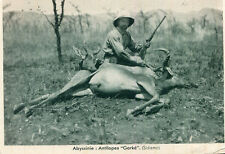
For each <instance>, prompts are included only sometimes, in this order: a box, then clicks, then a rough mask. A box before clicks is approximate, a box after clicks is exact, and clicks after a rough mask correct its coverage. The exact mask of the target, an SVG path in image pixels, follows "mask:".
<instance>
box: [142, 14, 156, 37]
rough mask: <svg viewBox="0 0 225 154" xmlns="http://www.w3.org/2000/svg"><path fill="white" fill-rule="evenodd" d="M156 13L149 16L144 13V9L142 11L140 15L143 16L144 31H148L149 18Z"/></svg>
mask: <svg viewBox="0 0 225 154" xmlns="http://www.w3.org/2000/svg"><path fill="white" fill-rule="evenodd" d="M154 15H155V13H153V14H151V15H149V16H147V15H145V14H144V12H143V11H142V10H141V11H140V17H141V19H142V22H143V30H144V33H146V32H147V30H146V27H147V23H148V20H149V19H150V18H152V17H153V16H154Z"/></svg>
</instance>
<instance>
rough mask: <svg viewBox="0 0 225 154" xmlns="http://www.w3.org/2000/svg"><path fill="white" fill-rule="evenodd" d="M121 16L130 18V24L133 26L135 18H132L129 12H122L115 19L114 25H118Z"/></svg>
mask: <svg viewBox="0 0 225 154" xmlns="http://www.w3.org/2000/svg"><path fill="white" fill-rule="evenodd" d="M121 18H128V19H129V26H131V25H132V24H133V23H134V18H132V17H131V16H130V15H129V14H128V13H124V12H123V13H120V14H119V15H118V16H117V17H116V18H115V19H114V20H113V25H114V26H115V27H116V26H117V23H118V21H119V20H120V19H121Z"/></svg>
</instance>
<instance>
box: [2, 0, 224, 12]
mask: <svg viewBox="0 0 225 154" xmlns="http://www.w3.org/2000/svg"><path fill="white" fill-rule="evenodd" d="M57 1H58V2H60V1H61V0H57ZM222 1H223V0H66V1H65V14H75V13H76V11H75V10H74V8H73V7H72V6H71V3H72V4H74V5H77V6H78V7H79V9H80V10H81V12H82V13H89V14H98V13H103V12H106V10H107V11H110V12H119V11H121V10H125V11H128V12H130V11H133V12H136V11H139V10H143V11H148V10H154V9H165V10H173V11H176V12H188V11H198V10H200V9H202V8H216V9H220V10H222V8H223V2H222ZM6 4H11V5H10V6H9V7H7V8H6V9H5V10H4V11H11V10H24V11H37V8H38V6H39V7H40V9H41V10H42V11H43V12H45V13H47V14H51V13H53V11H52V0H3V6H4V5H6Z"/></svg>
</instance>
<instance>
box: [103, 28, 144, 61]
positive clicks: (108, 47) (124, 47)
mask: <svg viewBox="0 0 225 154" xmlns="http://www.w3.org/2000/svg"><path fill="white" fill-rule="evenodd" d="M142 48H143V47H142V46H141V45H140V44H136V43H135V42H134V41H133V39H132V37H131V35H130V33H129V32H127V31H126V32H123V33H122V32H119V30H118V29H117V28H114V29H113V30H112V31H110V32H109V33H108V35H107V37H106V40H105V42H104V45H103V48H102V54H103V57H104V59H105V60H106V61H107V62H111V63H117V64H124V65H130V64H131V65H132V63H135V62H134V61H132V60H131V59H130V57H131V56H133V55H135V53H138V52H140V51H141V49H142ZM134 65H135V64H134Z"/></svg>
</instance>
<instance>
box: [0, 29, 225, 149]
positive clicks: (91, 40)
mask: <svg viewBox="0 0 225 154" xmlns="http://www.w3.org/2000/svg"><path fill="white" fill-rule="evenodd" d="M28 28H30V29H29V31H28V30H27V31H28V32H23V31H21V30H20V29H8V30H7V29H6V30H5V31H4V39H3V41H4V42H3V43H4V108H5V113H4V117H5V121H4V122H5V144H7V145H14V144H22V145H24V144H25V145H26V144H102V143H109V144H111V143H116V144H117V143H128V142H129V143H209V142H223V126H224V124H223V61H222V60H223V58H222V57H223V48H222V35H218V38H217V39H216V37H215V34H214V33H213V32H211V33H210V34H207V35H204V37H202V38H198V37H197V36H198V32H195V33H193V34H190V33H187V32H186V33H185V32H184V33H181V32H179V33H176V31H175V32H174V33H171V32H170V31H166V30H164V31H163V32H160V31H159V32H158V33H157V34H156V36H155V38H154V39H153V41H152V47H151V49H153V48H158V47H164V48H168V49H170V51H171V68H172V70H173V71H174V72H176V73H177V74H178V75H180V76H181V77H183V78H186V79H187V80H189V81H193V82H195V83H198V84H199V88H197V89H188V90H187V89H182V90H174V91H172V92H171V93H169V95H168V97H169V98H170V99H171V104H170V106H169V108H164V109H162V110H161V111H160V112H159V113H157V114H155V115H149V116H140V117H137V118H136V119H135V120H134V121H131V122H129V121H127V120H126V119H125V118H124V115H125V112H126V110H127V109H128V108H132V107H134V106H136V105H137V104H139V103H142V101H136V100H130V99H116V98H107V99H105V98H96V97H84V98H80V99H74V100H68V101H63V102H61V103H58V104H56V105H53V106H52V107H48V108H45V109H40V110H38V111H37V112H36V113H35V115H34V116H32V117H31V118H29V119H26V118H25V117H23V114H19V115H14V114H13V112H12V111H13V107H14V105H16V104H19V103H22V102H29V100H31V99H33V98H36V97H38V96H41V95H44V94H47V93H52V92H55V91H56V90H58V89H60V88H62V87H63V85H65V84H66V83H67V82H68V81H69V80H70V79H71V78H72V77H73V75H74V74H75V73H76V72H77V71H78V58H77V57H76V56H75V55H74V54H73V52H72V50H71V49H72V46H73V45H74V46H77V47H78V48H82V46H83V42H84V40H85V42H86V46H87V48H88V49H90V50H95V49H97V47H98V45H99V44H102V43H103V41H104V39H105V36H106V34H107V31H101V30H99V31H97V32H96V31H91V30H89V31H86V33H84V34H80V33H78V32H77V33H75V32H67V33H66V32H65V33H63V34H62V52H63V59H64V63H63V64H62V65H59V63H58V59H57V52H56V44H55V36H54V33H53V30H52V29H44V30H42V31H40V33H37V32H36V31H35V30H34V29H33V27H29V26H28ZM132 30H133V31H131V33H132V34H133V37H134V38H135V39H136V40H139V41H140V42H141V41H144V39H145V38H146V37H147V34H139V33H137V32H135V29H132ZM206 31H207V30H206ZM143 36H144V37H143ZM151 49H150V50H149V51H148V52H149V54H148V55H147V57H146V61H147V62H148V63H151V64H153V65H160V64H161V60H162V58H163V55H161V54H160V53H154V52H152V51H151ZM74 102H77V103H78V104H80V105H78V106H77V107H76V108H73V110H74V111H71V109H70V110H69V111H67V110H66V109H65V106H68V105H69V104H71V103H74ZM128 102H130V103H128ZM90 103H91V104H90ZM57 108H59V109H60V110H54V109H57ZM76 109H77V110H76ZM90 117H100V118H103V119H104V120H105V121H106V124H105V129H106V135H105V136H106V137H105V139H104V140H102V139H100V138H99V136H101V132H99V131H98V130H99V129H100V128H101V127H100V126H99V125H97V124H95V123H94V122H92V121H91V120H89V119H90ZM74 125H76V127H75V126H74ZM52 126H54V127H53V128H52ZM78 127H79V128H78ZM55 128H58V129H59V130H60V129H61V130H62V133H60V131H58V129H55ZM143 128H144V129H143ZM40 129H41V133H40V132H38V131H39V130H40ZM125 130H126V131H125ZM147 130H151V131H147ZM25 132H26V133H25ZM151 132H155V133H151ZM135 135H136V137H135ZM32 136H33V137H32ZM191 136H192V137H191ZM57 138H58V140H57Z"/></svg>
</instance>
